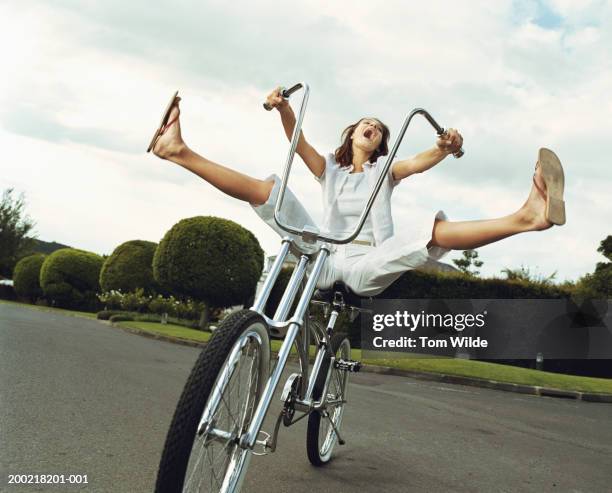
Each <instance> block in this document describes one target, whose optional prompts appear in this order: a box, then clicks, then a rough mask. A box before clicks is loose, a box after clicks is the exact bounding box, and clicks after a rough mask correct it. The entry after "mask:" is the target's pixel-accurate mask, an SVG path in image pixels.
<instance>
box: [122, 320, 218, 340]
mask: <svg viewBox="0 0 612 493" xmlns="http://www.w3.org/2000/svg"><path fill="white" fill-rule="evenodd" d="M116 325H118V326H119V327H126V328H128V329H138V330H143V331H146V332H153V333H155V334H161V335H165V336H172V337H177V338H179V339H184V340H186V341H196V342H206V341H208V339H210V336H211V333H210V332H204V331H203V330H195V329H189V328H187V327H183V326H182V325H174V324H161V323H157V322H136V321H133V322H132V321H129V322H117V323H116Z"/></svg>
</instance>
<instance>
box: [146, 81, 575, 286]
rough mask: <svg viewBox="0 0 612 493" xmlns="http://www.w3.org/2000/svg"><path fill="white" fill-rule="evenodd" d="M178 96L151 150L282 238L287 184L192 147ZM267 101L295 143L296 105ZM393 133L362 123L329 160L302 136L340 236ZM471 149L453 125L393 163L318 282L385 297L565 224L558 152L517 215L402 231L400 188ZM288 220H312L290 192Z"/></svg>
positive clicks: (328, 218) (547, 155)
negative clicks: (417, 279)
mask: <svg viewBox="0 0 612 493" xmlns="http://www.w3.org/2000/svg"><path fill="white" fill-rule="evenodd" d="M179 101H180V98H179V97H177V95H176V94H175V96H174V97H173V98H172V100H171V102H170V104H169V105H168V108H167V109H166V112H165V114H164V117H163V118H162V123H161V125H160V127H159V128H158V130H157V131H156V133H155V135H154V136H153V139H152V140H151V144H150V146H149V149H148V151H150V150H153V153H154V154H155V155H156V156H158V157H160V158H162V159H166V160H169V161H172V162H174V163H176V164H179V165H181V166H183V167H184V168H186V169H187V170H189V171H191V172H192V173H195V174H196V175H198V176H200V177H201V178H203V179H204V180H206V181H207V182H209V183H210V184H211V185H213V186H215V187H216V188H218V189H219V190H221V191H222V192H224V193H226V194H228V195H231V196H232V197H235V198H237V199H240V200H243V201H245V202H248V203H249V204H250V205H251V206H252V207H253V209H254V210H255V212H256V213H257V214H258V215H259V216H260V217H261V218H262V219H263V220H264V221H265V222H266V223H267V224H268V225H270V226H271V227H272V228H273V229H274V230H275V231H277V232H278V233H279V234H280V235H281V236H285V235H286V233H284V232H283V231H282V230H280V229H279V228H278V226H277V225H276V223H275V221H274V218H273V212H274V206H275V204H276V199H277V195H278V189H279V185H280V180H279V178H278V176H276V175H272V176H270V177H268V178H267V179H265V180H258V179H256V178H252V177H250V176H247V175H245V174H242V173H240V172H238V171H235V170H232V169H230V168H228V167H226V166H222V165H220V164H217V163H214V162H212V161H210V160H208V159H206V158H204V157H202V156H201V155H199V154H197V153H196V152H194V151H193V150H191V149H190V148H189V147H188V146H187V145H186V144H185V142H184V141H183V139H182V137H181V127H180V122H179V115H180V110H179ZM267 103H268V104H269V105H270V106H272V107H273V108H276V109H277V110H278V112H279V113H280V117H281V122H282V124H283V127H284V130H285V133H286V135H287V138H289V139H290V138H291V135H292V132H293V128H294V126H295V115H294V113H293V110H292V109H291V107H290V106H289V103H288V102H287V101H286V100H285V99H283V98H282V97H281V95H280V88H277V89H275V90H274V91H272V92H271V93H270V94H269V95H268V97H267ZM388 140H389V129H388V128H387V126H386V125H384V124H383V123H381V122H380V121H379V120H377V119H376V118H362V119H361V120H359V121H358V122H356V123H354V124H352V125H349V126H348V127H347V128H346V129H345V130H344V132H343V133H342V144H341V146H340V147H339V148H338V149H336V151H335V152H334V153H331V154H328V155H327V156H323V155H321V154H319V152H317V151H316V150H315V149H314V147H312V146H311V145H310V144H309V143H308V142H307V141H306V138H305V137H304V134H303V133H301V134H300V138H299V141H298V145H297V149H296V151H297V153H298V154H299V156H300V157H301V158H302V160H303V161H304V162H305V163H306V165H307V166H308V168H309V169H310V171H311V172H312V174H313V175H314V177H315V179H317V180H318V181H319V182H320V183H321V185H322V189H323V203H324V215H325V219H324V224H323V227H322V229H323V230H325V231H328V232H331V233H333V234H335V235H338V237H340V236H345V235H346V233H349V232H351V231H352V230H353V229H354V226H355V224H356V222H357V219H358V217H359V215H360V214H361V212H362V210H363V207H364V206H365V202H366V200H367V198H368V197H369V194H370V191H371V189H372V187H373V185H374V183H376V181H377V179H378V176H379V173H380V172H381V171H382V168H383V166H384V162H385V159H384V156H386V155H387V154H388V147H387V145H388ZM462 144H463V138H462V137H461V134H460V133H459V132H458V131H457V130H455V129H449V130H448V131H447V132H446V134H445V135H443V136H441V137H440V138H438V140H437V142H436V144H435V146H433V147H432V148H431V149H429V150H426V151H424V152H421V153H419V154H417V155H416V156H413V157H411V158H408V159H404V160H397V161H395V162H394V163H393V164H392V165H391V167H390V169H389V172H388V176H387V178H386V179H385V180H384V182H383V186H382V187H381V190H380V192H379V195H378V197H377V198H376V200H375V202H374V205H373V206H372V210H371V212H370V214H369V215H368V218H367V220H366V222H365V224H364V227H363V229H362V231H361V233H360V235H359V236H358V237H357V239H356V240H355V241H353V242H352V243H349V244H348V245H338V246H335V247H333V252H332V255H331V257H330V259H329V261H328V262H327V265H326V268H325V271H324V272H323V273H322V275H321V278H320V280H319V283H318V286H319V287H324V288H326V287H330V286H332V284H333V282H334V281H338V280H342V281H344V282H345V283H346V284H347V285H348V286H349V288H351V289H352V290H353V291H354V292H355V293H357V294H359V295H362V296H374V295H376V294H379V293H380V292H382V291H383V290H384V289H385V288H387V287H388V286H389V285H390V284H391V283H392V282H393V281H395V280H396V279H397V278H398V277H399V276H400V275H401V274H402V273H403V272H405V271H407V270H410V269H414V268H417V267H419V266H421V265H423V264H424V263H425V262H426V261H427V260H428V259H429V258H435V259H439V258H441V257H442V256H443V255H445V254H446V253H448V251H450V250H466V249H470V248H478V247H481V246H483V245H487V244H489V243H493V242H496V241H499V240H501V239H503V238H507V237H508V236H512V235H515V234H517V233H524V232H527V231H540V230H544V229H548V228H550V227H552V225H553V224H557V225H562V224H564V223H565V209H564V203H563V186H564V182H563V180H564V178H563V169H562V167H561V163H560V161H559V159H558V158H557V156H556V155H555V154H554V153H553V152H552V151H550V150H548V149H540V151H539V155H538V162H537V164H536V172H535V174H534V176H533V185H532V187H531V191H530V193H529V197H528V198H527V200H526V201H525V203H524V204H523V205H522V206H521V207H520V208H519V209H518V210H517V211H516V212H514V213H512V214H509V215H507V216H503V217H500V218H496V219H487V220H479V221H449V220H448V219H447V217H446V215H445V214H444V212H443V211H438V212H437V213H436V214H435V215H432V216H433V217H425V218H423V219H422V225H423V227H421V228H417V231H402V232H400V233H397V234H396V233H395V232H394V229H393V222H392V218H391V208H390V198H391V193H392V191H393V189H394V187H395V186H396V185H397V184H398V183H399V182H400V181H401V180H403V179H405V178H408V177H409V176H411V175H413V174H415V173H422V172H424V171H427V170H428V169H430V168H432V167H433V166H435V165H436V164H438V163H439V162H440V161H442V160H443V159H444V158H446V157H447V156H448V155H449V154H453V153H455V152H456V151H458V150H459V149H460V148H461V146H462ZM282 209H283V215H284V217H285V218H286V220H287V222H289V223H290V224H292V225H296V226H303V225H305V224H313V225H314V222H313V221H312V219H311V218H310V216H309V215H308V213H307V212H306V210H305V209H304V207H303V206H302V205H301V204H300V202H299V201H298V200H297V198H296V197H295V196H294V195H293V194H292V193H291V191H290V190H289V189H287V190H286V194H285V199H284V202H283V207H282Z"/></svg>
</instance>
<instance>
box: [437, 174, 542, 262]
mask: <svg viewBox="0 0 612 493" xmlns="http://www.w3.org/2000/svg"><path fill="white" fill-rule="evenodd" d="M535 181H536V182H537V184H538V186H539V187H540V188H541V189H542V190H546V184H545V183H544V179H543V178H542V176H541V170H540V167H538V168H537V169H536V174H535ZM545 209H546V198H545V196H543V194H542V193H540V191H538V189H537V188H536V186H535V185H532V186H531V192H530V194H529V197H528V198H527V201H526V202H525V203H524V204H523V206H522V207H521V208H520V209H519V210H518V211H516V212H515V213H514V214H510V215H509V216H504V217H500V218H497V219H486V220H482V221H457V222H454V221H442V220H436V222H435V224H434V227H433V232H432V237H431V241H430V242H429V244H428V245H427V246H428V247H429V246H440V247H442V248H448V249H452V250H468V249H471V248H478V247H481V246H484V245H488V244H489V243H494V242H496V241H499V240H502V239H504V238H507V237H508V236H512V235H515V234H517V233H524V232H527V231H540V230H543V229H548V228H550V227H551V226H552V223H550V222H548V221H547V220H546V216H545Z"/></svg>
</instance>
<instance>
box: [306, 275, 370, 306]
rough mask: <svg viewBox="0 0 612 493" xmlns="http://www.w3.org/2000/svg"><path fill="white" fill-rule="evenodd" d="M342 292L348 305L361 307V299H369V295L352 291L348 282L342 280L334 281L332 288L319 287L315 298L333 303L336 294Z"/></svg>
mask: <svg viewBox="0 0 612 493" xmlns="http://www.w3.org/2000/svg"><path fill="white" fill-rule="evenodd" d="M335 293H340V294H341V295H342V299H343V300H344V303H345V304H347V305H351V306H355V307H360V306H361V300H363V299H368V298H369V297H364V296H359V295H358V294H355V293H354V292H353V291H351V288H349V287H348V286H347V285H346V284H344V283H343V282H342V281H336V282H334V286H333V287H332V288H331V289H317V290H316V291H315V292H314V295H313V299H314V300H316V301H323V302H325V303H332V302H333V301H334V294H335Z"/></svg>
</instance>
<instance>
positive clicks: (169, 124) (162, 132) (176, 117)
mask: <svg viewBox="0 0 612 493" xmlns="http://www.w3.org/2000/svg"><path fill="white" fill-rule="evenodd" d="M178 119H179V117H178V116H175V117H174V118H173V119H172V120H170V121H169V122H168V123H166V124H165V125H164V126H163V127H162V128H161V131H160V132H159V135H163V134H164V133H165V132H166V130H168V129H169V128H170V126H171V125H172V124H173V123H174V122H175V121H177V120H178Z"/></svg>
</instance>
